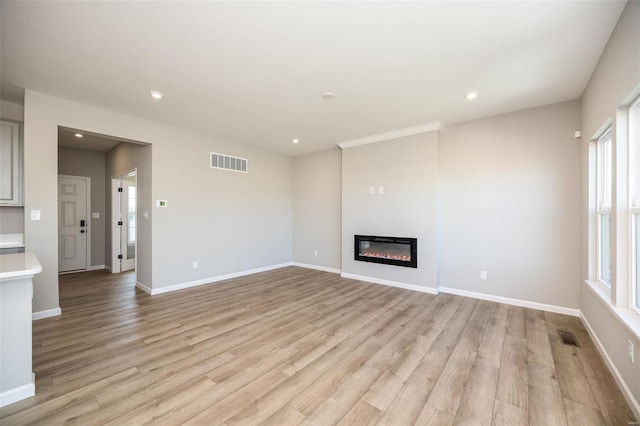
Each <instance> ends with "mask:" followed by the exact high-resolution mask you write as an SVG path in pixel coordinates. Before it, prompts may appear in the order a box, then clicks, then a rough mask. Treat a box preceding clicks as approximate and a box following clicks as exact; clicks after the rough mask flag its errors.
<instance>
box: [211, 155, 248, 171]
mask: <svg viewBox="0 0 640 426" xmlns="http://www.w3.org/2000/svg"><path fill="white" fill-rule="evenodd" d="M248 161H249V160H247V159H246V158H240V157H232V156H230V155H224V154H218V153H217V152H212V153H211V168H213V169H223V170H231V171H232V172H240V173H247V172H248V168H247V166H248Z"/></svg>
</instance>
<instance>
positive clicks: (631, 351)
mask: <svg viewBox="0 0 640 426" xmlns="http://www.w3.org/2000/svg"><path fill="white" fill-rule="evenodd" d="M628 343H629V361H631V363H632V364H633V363H634V362H636V359H635V353H634V352H635V347H634V345H633V342H632V341H631V340H629V342H628Z"/></svg>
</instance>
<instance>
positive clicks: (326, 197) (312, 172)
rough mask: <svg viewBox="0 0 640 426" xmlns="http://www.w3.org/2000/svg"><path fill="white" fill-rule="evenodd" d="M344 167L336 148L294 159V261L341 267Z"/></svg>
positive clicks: (334, 267)
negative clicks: (316, 253) (315, 254)
mask: <svg viewBox="0 0 640 426" xmlns="http://www.w3.org/2000/svg"><path fill="white" fill-rule="evenodd" d="M341 168H342V153H341V151H340V149H339V148H337V147H336V148H335V149H331V150H327V151H321V152H317V153H314V154H308V155H301V156H299V157H295V158H294V159H293V261H294V262H298V263H303V264H306V265H314V266H320V267H324V268H331V269H340V268H341V264H342V259H341V250H340V241H341V238H342V234H341V231H342V229H341V216H342V214H341V211H342V208H341V203H342V197H341V186H342V183H341V182H342V172H341ZM314 251H317V252H318V255H317V256H314Z"/></svg>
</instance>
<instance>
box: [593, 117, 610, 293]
mask: <svg viewBox="0 0 640 426" xmlns="http://www.w3.org/2000/svg"><path fill="white" fill-rule="evenodd" d="M596 145H597V150H596V152H597V153H596V203H597V206H596V215H597V229H596V235H597V257H598V260H597V278H598V281H599V282H601V283H602V284H603V285H605V286H606V287H607V288H609V289H610V288H611V273H612V269H613V267H612V256H611V244H612V240H613V239H612V227H611V222H612V209H611V200H612V194H613V185H612V179H613V158H612V154H613V134H612V129H611V126H609V127H607V129H606V130H605V131H604V132H603V133H602V135H600V137H598V139H597V142H596ZM605 215H606V216H608V217H609V275H610V276H609V281H607V280H606V279H604V278H603V271H602V226H601V223H602V217H603V216H605Z"/></svg>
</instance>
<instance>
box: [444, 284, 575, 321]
mask: <svg viewBox="0 0 640 426" xmlns="http://www.w3.org/2000/svg"><path fill="white" fill-rule="evenodd" d="M438 290H439V291H440V292H442V293H449V294H455V295H458V296H465V297H472V298H474V299H480V300H488V301H490V302H498V303H505V304H507V305H513V306H521V307H523V308H531V309H538V310H540V311H547V312H554V313H556V314H564V315H571V316H573V317H579V316H580V309H574V308H567V307H564V306H557V305H548V304H546V303H539V302H530V301H528V300H521V299H512V298H510V297H502V296H494V295H492V294H485V293H476V292H474V291H467V290H459V289H456V288H449V287H438Z"/></svg>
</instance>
